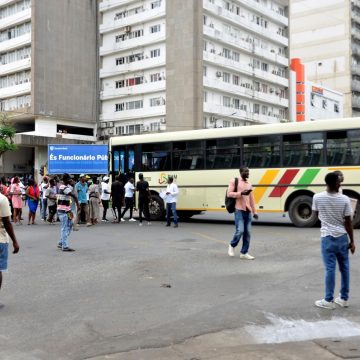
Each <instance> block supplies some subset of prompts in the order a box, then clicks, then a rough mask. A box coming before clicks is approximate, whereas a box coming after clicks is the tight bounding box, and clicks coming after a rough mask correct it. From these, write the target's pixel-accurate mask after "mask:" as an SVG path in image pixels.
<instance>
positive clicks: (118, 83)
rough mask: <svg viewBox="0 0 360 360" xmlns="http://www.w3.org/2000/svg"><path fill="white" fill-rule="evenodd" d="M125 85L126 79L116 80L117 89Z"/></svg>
mask: <svg viewBox="0 0 360 360" xmlns="http://www.w3.org/2000/svg"><path fill="white" fill-rule="evenodd" d="M124 86H125V80H119V81H115V87H116V89H120V88H123V87H124Z"/></svg>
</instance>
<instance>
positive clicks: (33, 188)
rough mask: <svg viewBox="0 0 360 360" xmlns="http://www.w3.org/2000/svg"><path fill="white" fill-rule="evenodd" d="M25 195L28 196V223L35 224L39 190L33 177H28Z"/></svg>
mask: <svg viewBox="0 0 360 360" xmlns="http://www.w3.org/2000/svg"><path fill="white" fill-rule="evenodd" d="M26 196H27V198H28V204H29V221H28V225H35V216H36V210H37V207H38V204H39V198H40V190H39V187H38V186H37V184H36V183H35V181H34V180H33V179H30V180H29V182H28V187H27V188H26Z"/></svg>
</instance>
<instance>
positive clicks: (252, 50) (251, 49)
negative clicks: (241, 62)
mask: <svg viewBox="0 0 360 360" xmlns="http://www.w3.org/2000/svg"><path fill="white" fill-rule="evenodd" d="M203 31H204V35H206V36H208V37H210V38H214V39H216V40H217V41H219V42H222V43H223V44H229V45H231V46H232V47H235V48H238V49H240V50H241V51H245V52H246V53H247V54H253V55H256V56H258V57H260V58H263V59H267V60H269V61H271V62H273V63H276V64H281V65H283V66H286V67H288V66H289V59H287V58H286V57H284V56H282V55H278V54H276V53H275V49H273V51H274V52H272V51H269V50H265V49H262V48H261V47H259V46H255V45H254V43H249V42H248V41H246V40H244V39H242V38H235V37H234V36H231V35H228V34H225V33H223V32H222V31H219V30H216V29H213V28H211V27H209V26H204V30H203Z"/></svg>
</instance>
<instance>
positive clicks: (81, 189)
mask: <svg viewBox="0 0 360 360" xmlns="http://www.w3.org/2000/svg"><path fill="white" fill-rule="evenodd" d="M75 190H76V193H77V199H78V204H79V206H78V209H77V216H76V218H77V221H78V224H80V223H81V214H82V212H83V213H84V217H85V224H86V226H91V223H90V220H89V204H88V199H87V192H88V190H89V186H88V184H87V182H86V175H85V174H81V175H80V179H79V181H78V182H77V184H76V185H75Z"/></svg>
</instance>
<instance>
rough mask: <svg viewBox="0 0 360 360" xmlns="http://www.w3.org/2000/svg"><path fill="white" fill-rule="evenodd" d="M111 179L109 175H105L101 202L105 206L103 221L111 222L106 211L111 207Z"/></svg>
mask: <svg viewBox="0 0 360 360" xmlns="http://www.w3.org/2000/svg"><path fill="white" fill-rule="evenodd" d="M109 180H110V178H109V177H108V176H104V177H103V181H102V183H101V203H102V206H103V216H102V220H101V221H103V222H109V220H108V219H107V218H106V213H107V211H108V208H109V202H110V196H111V192H110V186H109Z"/></svg>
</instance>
